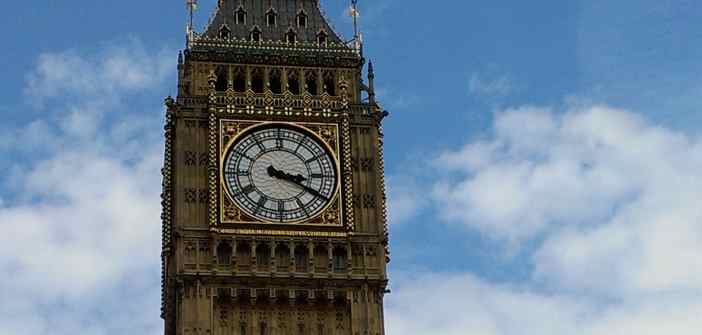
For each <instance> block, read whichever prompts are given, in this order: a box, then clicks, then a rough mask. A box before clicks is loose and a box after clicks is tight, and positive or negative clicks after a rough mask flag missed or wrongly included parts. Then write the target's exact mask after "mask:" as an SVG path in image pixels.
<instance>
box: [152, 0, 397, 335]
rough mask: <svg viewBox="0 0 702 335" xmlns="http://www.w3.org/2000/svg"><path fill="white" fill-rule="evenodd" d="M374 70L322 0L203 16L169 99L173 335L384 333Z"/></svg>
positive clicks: (222, 3) (229, 5)
mask: <svg viewBox="0 0 702 335" xmlns="http://www.w3.org/2000/svg"><path fill="white" fill-rule="evenodd" d="M194 2H195V1H194V0H189V1H188V3H189V4H190V5H191V6H192V5H193V4H194ZM353 2H354V3H355V1H353ZM355 13H356V11H355V8H354V9H353V10H352V14H354V15H355ZM364 65H365V59H364V57H363V47H362V44H361V41H360V38H359V36H358V34H357V35H356V36H355V37H354V38H353V39H352V40H351V41H344V40H343V39H342V38H341V36H340V35H339V34H337V33H336V32H335V31H334V29H333V28H332V27H331V26H330V24H329V22H328V21H327V20H326V18H325V16H324V15H323V13H322V10H321V8H320V3H319V0H218V6H217V8H216V11H215V13H213V15H212V16H211V19H210V22H209V23H208V25H207V27H206V28H205V30H204V31H203V32H201V33H196V32H194V31H193V29H192V24H190V25H189V29H188V41H187V47H186V49H185V50H184V51H183V52H182V53H181V54H180V55H179V57H178V96H177V98H175V99H174V98H171V97H168V98H166V121H165V128H164V129H165V157H164V167H163V170H162V171H163V194H162V207H163V210H162V220H163V222H162V224H163V252H162V269H161V270H162V317H163V319H164V321H165V334H166V335H196V334H198V335H205V334H211V335H234V334H236V335H303V334H304V335H309V334H313V335H383V334H384V333H385V330H384V321H383V296H384V294H385V293H386V286H387V273H386V264H387V262H388V260H389V253H388V231H387V223H386V207H385V202H386V201H385V186H384V178H383V173H384V172H383V134H382V128H381V122H382V120H383V118H384V117H385V116H386V115H387V113H386V112H385V111H383V110H382V109H381V107H380V106H379V105H378V104H377V103H376V101H375V93H374V89H373V80H374V74H373V66H372V63H369V64H368V66H367V69H368V72H367V77H366V78H363V77H365V76H364V75H363V69H364ZM364 79H365V80H364Z"/></svg>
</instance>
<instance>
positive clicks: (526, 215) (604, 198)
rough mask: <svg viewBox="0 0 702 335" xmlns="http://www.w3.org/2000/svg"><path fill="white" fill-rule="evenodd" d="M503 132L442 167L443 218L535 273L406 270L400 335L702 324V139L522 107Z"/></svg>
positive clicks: (399, 297) (594, 110) (630, 121)
mask: <svg viewBox="0 0 702 335" xmlns="http://www.w3.org/2000/svg"><path fill="white" fill-rule="evenodd" d="M490 131H491V132H490V134H489V135H487V138H485V139H482V140H477V141H471V142H469V143H468V144H466V145H465V146H464V147H463V148H462V149H460V150H456V151H448V152H445V153H444V154H442V155H441V156H439V157H438V158H437V159H436V160H435V162H434V166H433V168H434V169H438V170H440V171H442V172H443V176H442V177H439V179H438V180H437V181H435V189H434V195H433V197H434V199H435V204H434V208H435V209H436V211H435V212H436V213H438V214H439V215H441V216H442V217H443V218H444V220H446V221H448V222H451V223H453V224H460V225H464V226H466V227H469V228H470V229H472V230H474V231H477V232H479V233H481V234H483V236H485V237H488V238H490V239H492V240H494V241H496V243H497V245H502V246H503V250H505V252H506V253H511V250H512V249H514V248H522V246H524V247H523V248H522V249H524V252H521V253H520V255H521V256H520V257H524V258H523V259H522V261H523V262H525V263H526V264H529V274H530V276H529V277H528V279H527V280H525V281H523V282H521V283H520V284H519V285H516V284H514V285H498V284H495V283H491V282H490V281H488V280H485V279H481V278H480V277H479V276H474V275H471V274H460V273H458V274H417V275H414V276H412V275H410V276H407V274H404V276H400V279H399V281H400V283H399V284H398V286H399V287H398V288H397V289H395V290H394V291H393V292H394V293H395V295H394V296H392V295H391V296H390V300H389V303H388V307H389V311H388V313H387V315H389V321H388V324H389V327H390V330H391V332H390V333H391V334H393V333H395V332H397V334H401V333H411V334H436V333H440V334H466V333H474V332H475V333H481V334H505V335H507V334H515V333H519V334H527V335H528V334H540V335H542V334H574V335H598V334H612V333H614V334H631V333H638V332H648V333H650V334H682V335H688V334H689V335H692V334H696V333H697V332H698V331H699V329H700V328H702V321H701V320H700V319H699V318H697V317H695V316H694V315H697V314H699V313H700V312H702V257H701V256H700V255H702V226H701V225H700V224H699V223H700V222H702V207H700V206H699V199H701V198H702V191H701V190H702V138H701V137H700V136H699V135H695V136H689V135H686V134H683V133H680V132H677V131H674V130H671V129H666V128H663V127H660V126H657V125H654V124H652V123H650V121H648V120H647V119H645V118H643V117H642V116H640V115H639V114H636V113H633V112H631V111H626V110H620V109H614V108H610V107H607V106H580V107H574V108H572V109H569V110H567V111H565V112H564V113H557V112H554V111H552V110H550V109H547V108H539V107H522V108H515V109H510V110H506V111H503V112H500V113H498V114H496V116H495V120H494V123H493V125H492V128H491V129H490ZM527 244H528V247H526V245H527ZM426 287H441V288H442V290H439V291H438V292H437V291H435V290H434V291H430V290H426ZM413 301H414V302H416V301H422V304H419V305H418V304H416V303H413ZM427 311H432V312H427ZM546 320H548V321H546Z"/></svg>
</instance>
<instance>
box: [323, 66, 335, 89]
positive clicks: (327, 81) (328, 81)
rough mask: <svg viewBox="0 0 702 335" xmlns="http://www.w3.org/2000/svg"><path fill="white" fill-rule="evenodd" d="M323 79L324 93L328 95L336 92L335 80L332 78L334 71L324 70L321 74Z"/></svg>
mask: <svg viewBox="0 0 702 335" xmlns="http://www.w3.org/2000/svg"><path fill="white" fill-rule="evenodd" d="M322 78H323V81H324V93H326V94H329V95H335V94H336V80H334V72H331V71H325V72H324V74H323V75H322Z"/></svg>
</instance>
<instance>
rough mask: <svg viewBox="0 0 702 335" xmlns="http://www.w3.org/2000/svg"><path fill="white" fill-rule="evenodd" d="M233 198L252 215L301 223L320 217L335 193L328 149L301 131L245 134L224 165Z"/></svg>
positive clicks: (270, 128)
mask: <svg viewBox="0 0 702 335" xmlns="http://www.w3.org/2000/svg"><path fill="white" fill-rule="evenodd" d="M223 168H224V171H223V173H224V180H225V183H226V186H227V191H228V193H229V196H231V197H232V199H233V200H234V202H235V203H236V204H237V205H238V206H239V207H240V208H241V209H242V210H243V211H244V212H245V213H247V214H248V215H250V216H252V217H255V218H257V219H260V220H263V221H268V222H281V223H289V222H297V221H303V220H306V219H310V218H313V217H315V216H316V215H317V214H319V213H320V212H321V211H322V210H324V208H326V207H327V205H328V204H329V203H330V202H331V201H332V199H333V197H334V195H335V193H336V191H337V190H336V189H337V167H336V161H335V160H334V157H333V156H332V154H331V153H330V152H329V150H328V149H327V147H326V146H325V145H323V144H322V143H321V142H320V141H319V140H318V139H316V138H315V137H313V136H311V135H310V134H308V133H307V132H306V131H305V130H303V129H302V128H297V127H294V126H290V125H287V124H286V125H281V124H270V125H265V126H259V127H255V128H253V129H251V130H250V131H247V132H246V133H244V134H242V136H240V137H239V138H238V139H237V140H236V142H235V143H234V144H233V145H231V146H230V147H229V149H228V151H227V153H226V156H225V160H224V167H223Z"/></svg>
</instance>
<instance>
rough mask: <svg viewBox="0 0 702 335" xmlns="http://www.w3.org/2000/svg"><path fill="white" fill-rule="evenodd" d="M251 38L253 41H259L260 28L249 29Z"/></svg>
mask: <svg viewBox="0 0 702 335" xmlns="http://www.w3.org/2000/svg"><path fill="white" fill-rule="evenodd" d="M251 40H252V41H254V42H260V41H261V30H260V29H258V27H255V28H254V29H253V30H251Z"/></svg>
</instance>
